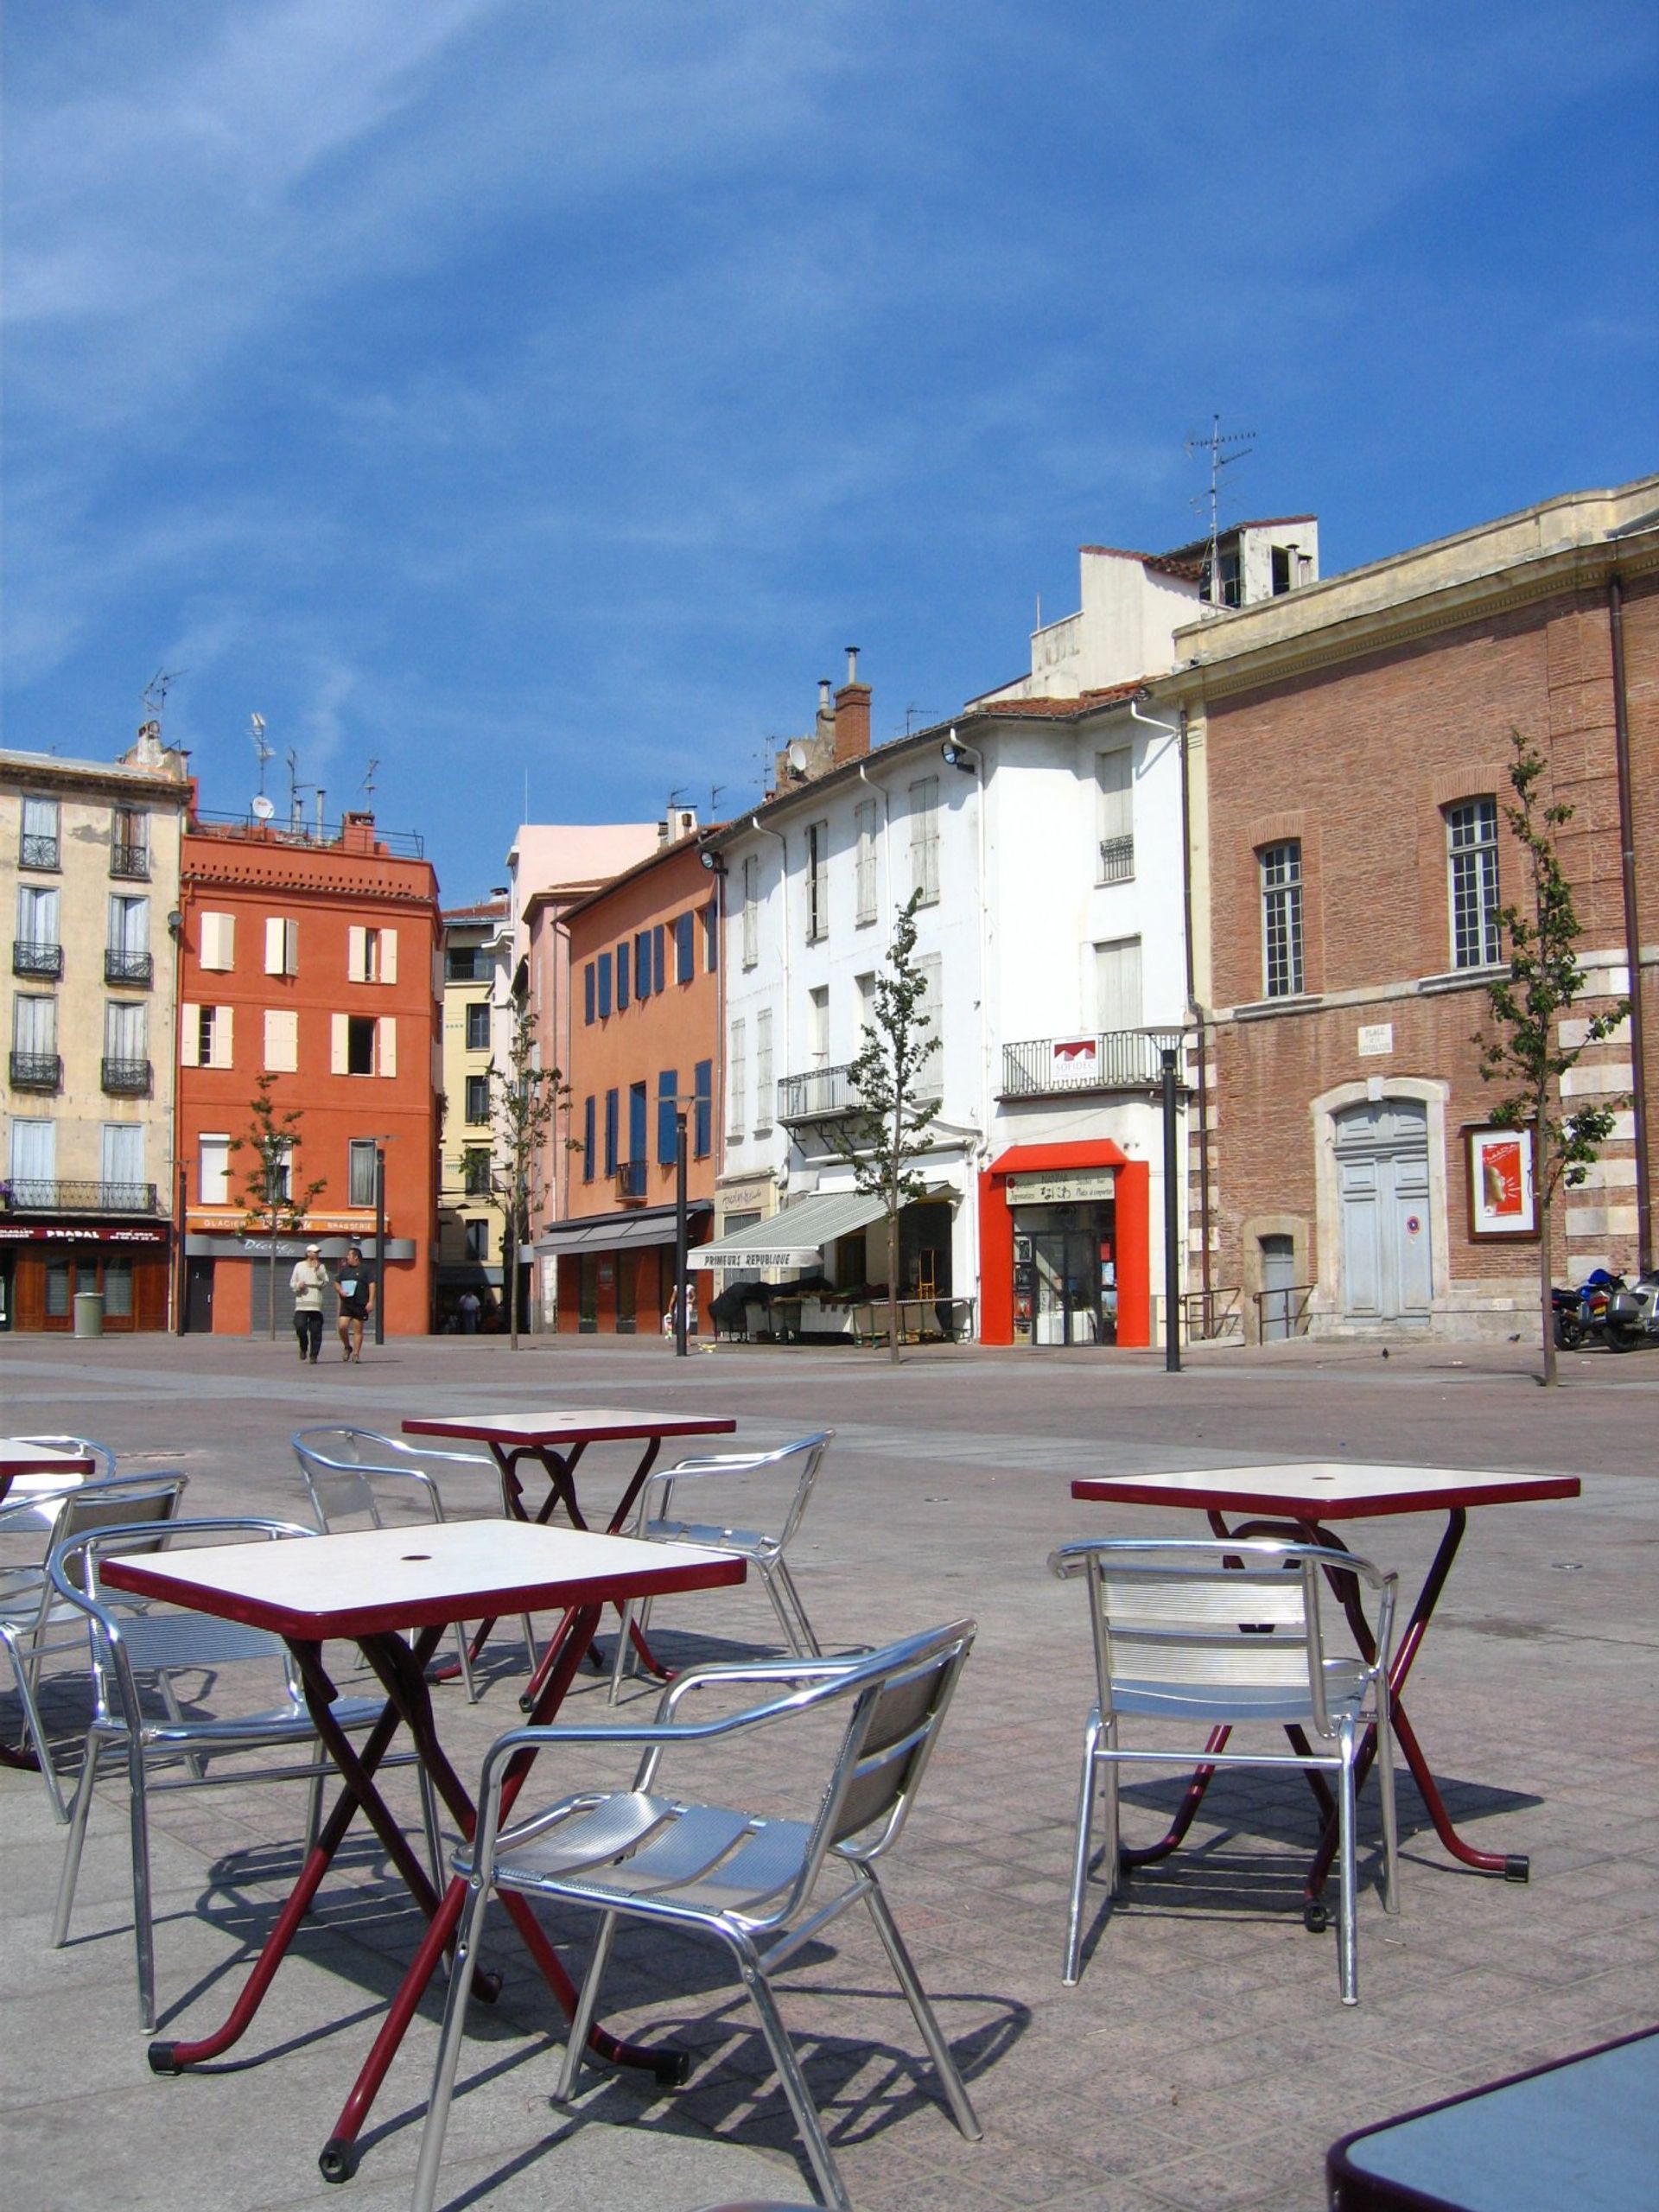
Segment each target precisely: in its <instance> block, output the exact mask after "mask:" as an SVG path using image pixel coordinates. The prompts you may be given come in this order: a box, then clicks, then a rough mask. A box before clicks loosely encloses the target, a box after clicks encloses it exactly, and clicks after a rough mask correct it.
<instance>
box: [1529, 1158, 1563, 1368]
mask: <svg viewBox="0 0 1659 2212" xmlns="http://www.w3.org/2000/svg"><path fill="white" fill-rule="evenodd" d="M1532 1189H1533V1204H1534V1205H1535V1207H1536V1209H1537V1213H1538V1305H1539V1310H1540V1312H1541V1315H1542V1317H1543V1325H1544V1372H1543V1385H1544V1388H1545V1389H1546V1390H1549V1389H1554V1385H1555V1383H1556V1381H1557V1379H1558V1378H1557V1376H1556V1373H1555V1307H1554V1300H1553V1299H1552V1298H1551V1296H1550V1289H1551V1274H1550V1265H1549V1201H1550V1196H1551V1193H1550V1190H1549V1185H1548V1179H1547V1178H1546V1175H1545V1172H1544V1131H1543V1128H1542V1126H1541V1118H1540V1120H1539V1121H1537V1122H1534V1123H1533V1125H1532Z"/></svg>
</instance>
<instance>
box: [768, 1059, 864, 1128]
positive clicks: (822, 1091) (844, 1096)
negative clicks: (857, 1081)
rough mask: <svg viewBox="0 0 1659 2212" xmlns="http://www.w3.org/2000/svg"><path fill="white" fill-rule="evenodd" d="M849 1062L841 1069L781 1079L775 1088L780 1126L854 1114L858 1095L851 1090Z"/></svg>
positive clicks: (835, 1068) (813, 1069) (857, 1106)
mask: <svg viewBox="0 0 1659 2212" xmlns="http://www.w3.org/2000/svg"><path fill="white" fill-rule="evenodd" d="M852 1071H853V1064H852V1062H851V1061H850V1060H849V1061H847V1062H846V1063H844V1064H843V1065H842V1066H840V1067H833V1068H808V1069H807V1070H806V1071H804V1073H803V1074H800V1075H786V1076H784V1077H781V1078H780V1079H779V1084H778V1118H779V1121H780V1122H814V1121H818V1120H821V1119H823V1118H824V1117H825V1116H830V1115H836V1114H855V1113H857V1111H858V1110H859V1097H858V1093H857V1092H856V1091H855V1090H854V1089H853V1086H852V1083H851V1081H850V1077H851V1075H852Z"/></svg>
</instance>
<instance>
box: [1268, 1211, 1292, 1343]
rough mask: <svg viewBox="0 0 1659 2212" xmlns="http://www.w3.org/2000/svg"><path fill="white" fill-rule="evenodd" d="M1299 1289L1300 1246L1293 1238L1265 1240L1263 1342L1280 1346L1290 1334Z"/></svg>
mask: <svg viewBox="0 0 1659 2212" xmlns="http://www.w3.org/2000/svg"><path fill="white" fill-rule="evenodd" d="M1295 1287H1296V1243H1295V1239H1294V1237H1290V1236H1264V1237H1263V1238H1262V1343H1263V1344H1277V1343H1279V1342H1280V1341H1281V1339H1282V1338H1286V1337H1287V1336H1288V1335H1289V1334H1290V1321H1291V1306H1292V1304H1293V1302H1294V1301H1293V1300H1292V1297H1291V1293H1292V1292H1293V1291H1294V1289H1295Z"/></svg>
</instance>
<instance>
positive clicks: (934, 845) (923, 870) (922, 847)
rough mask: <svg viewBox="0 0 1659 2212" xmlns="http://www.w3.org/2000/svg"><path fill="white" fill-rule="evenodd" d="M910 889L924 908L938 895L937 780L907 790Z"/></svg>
mask: <svg viewBox="0 0 1659 2212" xmlns="http://www.w3.org/2000/svg"><path fill="white" fill-rule="evenodd" d="M910 887H911V889H912V892H913V893H915V895H916V896H917V898H918V899H919V900H920V901H921V903H922V905H923V906H933V905H935V904H936V903H937V901H938V895H939V779H938V777H937V776H922V777H920V778H918V780H917V781H916V782H915V783H913V784H912V785H911V787H910Z"/></svg>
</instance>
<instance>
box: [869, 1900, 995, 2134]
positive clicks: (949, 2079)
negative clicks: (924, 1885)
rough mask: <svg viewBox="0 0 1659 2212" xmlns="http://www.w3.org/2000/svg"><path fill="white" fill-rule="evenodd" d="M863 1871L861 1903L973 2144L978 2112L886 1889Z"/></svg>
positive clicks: (978, 2130)
mask: <svg viewBox="0 0 1659 2212" xmlns="http://www.w3.org/2000/svg"><path fill="white" fill-rule="evenodd" d="M863 1871H864V1878H865V1880H866V1883H867V1885H868V1886H867V1888H866V1889H865V1891H864V1902H865V1904H868V1907H869V1908H870V1917H871V1919H872V1920H874V1923H875V1928H876V1933H877V1935H879V1936H880V1938H881V1948H883V1950H885V1951H886V1953H887V1961H888V1963H889V1964H890V1965H891V1967H892V1968H893V1973H894V1974H895V1975H896V1976H897V1977H898V1981H899V1988H900V1989H902V1990H903V1991H904V1993H905V1998H906V2002H907V2003H908V2005H909V2006H910V2009H911V2011H912V2013H913V2014H914V2016H915V2019H916V2024H917V2026H918V2028H919V2029H920V2030H921V2031H922V2041H923V2042H924V2043H925V2044H926V2045H927V2050H928V2056H929V2057H930V2058H931V2060H932V2061H933V2063H934V2065H935V2067H936V2068H937V2069H938V2076H939V2080H940V2081H941V2082H943V2083H944V2094H945V2095H946V2096H947V2097H948V2098H949V2099H950V2111H951V2113H952V2115H953V2117H954V2118H955V2120H956V2123H957V2126H958V2127H959V2128H960V2129H961V2130H962V2132H963V2134H964V2135H965V2136H966V2137H967V2138H968V2140H969V2142H970V2143H977V2142H978V2141H979V2139H980V2137H981V2136H982V2134H983V2133H984V2132H985V2131H984V2129H983V2128H982V2127H981V2126H980V2124H979V2115H978V2113H976V2112H975V2110H974V2107H973V2101H972V2099H971V2098H970V2097H969V2094H968V2085H967V2083H966V2082H964V2081H963V2078H962V2072H961V2069H960V2068H959V2067H958V2066H957V2062H956V2058H955V2056H954V2054H953V2053H952V2051H951V2049H950V2044H948V2043H947V2042H946V2041H945V2039H944V2029H943V2028H941V2027H940V2025H939V2022H938V2014H937V2013H936V2012H934V2010H933V2007H932V2005H931V2004H930V2003H929V2002H928V1998H927V1992H926V1991H925V1989H924V1988H923V1987H922V1983H921V1977H920V1976H919V1975H918V1973H917V1971H916V1967H915V1964H914V1962H913V1961H912V1958H911V1955H910V1953H909V1951H908V1949H907V1948H906V1944H905V1939H904V1937H903V1936H901V1935H900V1934H899V1926H898V1923H897V1922H896V1921H895V1920H894V1919H893V1908H892V1906H891V1905H889V1904H888V1903H887V1892H886V1891H884V1890H883V1889H882V1887H881V1885H880V1881H879V1880H878V1879H877V1878H876V1872H875V1869H874V1867H873V1866H867V1867H865V1869H864V1870H863Z"/></svg>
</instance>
